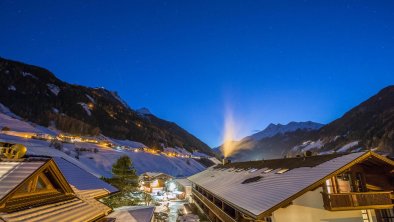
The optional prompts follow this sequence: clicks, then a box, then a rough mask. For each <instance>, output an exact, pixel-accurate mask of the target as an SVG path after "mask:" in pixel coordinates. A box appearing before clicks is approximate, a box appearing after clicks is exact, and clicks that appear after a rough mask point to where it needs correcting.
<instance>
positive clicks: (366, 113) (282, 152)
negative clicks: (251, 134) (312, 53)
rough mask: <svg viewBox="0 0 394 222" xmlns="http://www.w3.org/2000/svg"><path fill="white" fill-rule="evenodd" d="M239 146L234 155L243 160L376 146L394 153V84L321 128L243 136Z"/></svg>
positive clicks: (375, 147)
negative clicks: (253, 137)
mask: <svg viewBox="0 0 394 222" xmlns="http://www.w3.org/2000/svg"><path fill="white" fill-rule="evenodd" d="M270 126H271V127H272V126H273V125H270ZM246 138H248V137H246ZM236 149H237V150H239V151H238V152H236V153H235V154H234V155H233V157H232V158H233V159H235V160H240V161H241V160H242V161H247V160H256V159H269V158H281V157H284V156H295V155H302V153H303V152H305V151H312V152H315V153H333V152H352V151H359V150H368V149H374V150H376V151H378V152H384V153H387V154H390V155H394V85H389V86H387V87H385V88H383V89H381V90H380V91H379V92H377V93H376V94H375V95H373V96H371V97H370V98H368V99H366V100H365V101H363V102H362V103H360V104H359V105H357V106H355V107H353V108H352V109H350V110H349V111H348V112H346V113H345V114H343V115H342V116H341V117H339V118H337V119H336V120H334V121H332V122H330V123H328V124H326V125H324V126H322V127H321V128H318V129H312V130H302V129H297V130H295V131H292V132H285V133H283V134H276V135H274V136H270V137H264V138H262V139H260V140H250V139H249V140H243V141H242V140H241V142H238V143H237V144H236Z"/></svg>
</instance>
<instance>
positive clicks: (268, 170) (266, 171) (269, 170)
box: [263, 169, 273, 173]
mask: <svg viewBox="0 0 394 222" xmlns="http://www.w3.org/2000/svg"><path fill="white" fill-rule="evenodd" d="M272 170H273V169H266V170H264V171H263V173H269V172H271V171H272Z"/></svg>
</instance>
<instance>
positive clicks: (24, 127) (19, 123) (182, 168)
mask: <svg viewBox="0 0 394 222" xmlns="http://www.w3.org/2000/svg"><path fill="white" fill-rule="evenodd" d="M0 105H1V104H0ZM3 127H8V128H10V130H11V131H9V132H0V141H2V142H9V143H20V144H23V145H25V146H26V147H27V148H28V153H27V154H29V155H41V156H53V157H63V158H65V159H67V160H69V161H70V162H72V163H74V164H76V165H78V166H80V167H81V168H83V169H85V170H87V171H89V172H91V173H92V174H94V175H96V176H104V177H111V176H112V174H111V168H112V164H114V163H115V161H116V160H117V159H118V158H119V157H121V156H122V155H127V156H129V157H130V158H131V160H132V161H133V166H134V168H135V169H136V171H137V173H138V174H141V173H144V172H149V171H151V172H163V173H167V174H170V175H172V176H175V177H186V176H190V175H193V174H195V173H198V172H200V171H203V170H204V169H205V167H204V166H203V165H201V164H200V163H199V162H197V161H196V160H194V159H192V158H180V157H169V156H167V155H165V154H151V153H147V152H134V151H131V150H117V149H112V148H108V147H106V146H102V145H99V144H93V143H83V142H80V143H63V147H62V149H61V150H57V149H55V148H54V147H50V146H49V145H50V143H49V142H48V141H44V140H36V139H30V138H24V137H23V136H21V135H20V134H18V133H13V132H22V133H23V132H29V133H46V134H50V135H57V134H58V133H59V131H56V130H51V129H48V128H46V127H43V126H38V125H35V124H32V123H29V122H25V121H23V120H22V118H20V117H18V116H16V115H15V114H13V113H11V112H10V111H9V110H8V109H7V108H6V107H4V106H0V129H1V128H3ZM108 139H109V140H110V141H112V142H114V143H115V144H118V145H119V146H129V147H132V148H141V147H145V145H144V144H142V143H139V142H134V141H129V140H115V139H112V138H108ZM75 148H77V149H78V148H79V149H81V148H85V150H88V151H82V152H80V154H79V159H77V158H76V156H78V154H77V152H76V151H75ZM95 150H96V151H97V152H94V151H95Z"/></svg>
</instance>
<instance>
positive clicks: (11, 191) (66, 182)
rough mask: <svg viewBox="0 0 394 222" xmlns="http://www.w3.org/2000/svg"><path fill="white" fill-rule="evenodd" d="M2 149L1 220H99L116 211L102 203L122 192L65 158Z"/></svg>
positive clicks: (22, 149) (8, 146)
mask: <svg viewBox="0 0 394 222" xmlns="http://www.w3.org/2000/svg"><path fill="white" fill-rule="evenodd" d="M1 145H2V147H0V156H1V159H0V221H5V222H12V221H32V222H33V221H40V222H41V221H75V222H77V221H81V222H82V221H96V220H99V219H101V218H104V217H105V216H107V215H108V214H109V213H110V212H112V209H111V208H109V207H108V206H106V205H104V204H102V203H101V202H99V201H98V199H99V198H101V197H105V196H108V195H110V194H112V193H115V192H117V191H118V190H117V189H116V188H115V187H112V186H111V185H109V184H107V183H105V182H103V181H101V180H100V179H98V178H96V177H95V176H93V175H92V174H90V173H88V172H86V171H84V170H83V169H81V168H79V167H78V166H76V165H74V164H72V163H70V162H68V161H67V160H65V159H63V158H60V157H59V158H57V157H56V158H50V157H24V156H23V155H24V153H26V148H25V147H24V146H22V145H15V144H14V145H12V144H7V143H2V144H1Z"/></svg>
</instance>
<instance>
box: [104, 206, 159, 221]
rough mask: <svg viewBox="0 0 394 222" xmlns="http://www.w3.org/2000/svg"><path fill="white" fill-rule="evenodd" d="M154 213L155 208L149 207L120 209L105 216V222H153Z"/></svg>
mask: <svg viewBox="0 0 394 222" xmlns="http://www.w3.org/2000/svg"><path fill="white" fill-rule="evenodd" d="M154 211H155V208H154V207H149V206H132V207H121V208H117V209H116V211H114V212H113V213H111V214H110V215H109V216H107V217H106V218H105V219H106V220H105V222H113V221H115V222H116V221H127V222H153V221H155V216H154Z"/></svg>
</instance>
